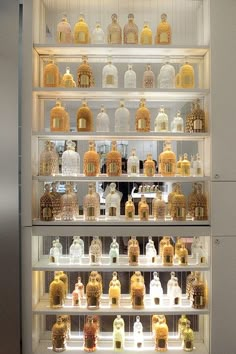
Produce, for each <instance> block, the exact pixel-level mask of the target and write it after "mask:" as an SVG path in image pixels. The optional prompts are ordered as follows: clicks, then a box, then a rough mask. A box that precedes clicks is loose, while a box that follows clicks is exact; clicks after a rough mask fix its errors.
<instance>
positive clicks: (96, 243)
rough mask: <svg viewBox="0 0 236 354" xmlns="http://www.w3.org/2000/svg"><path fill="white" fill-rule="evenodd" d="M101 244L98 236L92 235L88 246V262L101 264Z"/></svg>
mask: <svg viewBox="0 0 236 354" xmlns="http://www.w3.org/2000/svg"><path fill="white" fill-rule="evenodd" d="M101 258H102V246H101V241H100V239H99V238H97V237H94V238H93V240H92V242H91V244H90V246H89V259H90V264H93V265H95V264H98V265H99V264H101Z"/></svg>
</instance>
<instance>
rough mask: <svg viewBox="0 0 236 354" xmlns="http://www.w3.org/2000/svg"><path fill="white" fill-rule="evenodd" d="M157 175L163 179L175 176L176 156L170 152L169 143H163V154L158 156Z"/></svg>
mask: <svg viewBox="0 0 236 354" xmlns="http://www.w3.org/2000/svg"><path fill="white" fill-rule="evenodd" d="M158 167H159V173H160V174H161V175H162V176H164V177H174V176H175V174H176V156H175V153H174V152H173V151H172V150H171V142H169V141H165V143H164V148H163V152H161V153H160V155H159V166H158Z"/></svg>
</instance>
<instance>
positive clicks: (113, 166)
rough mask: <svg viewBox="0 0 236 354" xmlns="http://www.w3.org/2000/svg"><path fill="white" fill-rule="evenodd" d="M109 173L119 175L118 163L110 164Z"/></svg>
mask: <svg viewBox="0 0 236 354" xmlns="http://www.w3.org/2000/svg"><path fill="white" fill-rule="evenodd" d="M109 173H114V174H117V173H118V166H117V164H116V162H111V163H110V164H109Z"/></svg>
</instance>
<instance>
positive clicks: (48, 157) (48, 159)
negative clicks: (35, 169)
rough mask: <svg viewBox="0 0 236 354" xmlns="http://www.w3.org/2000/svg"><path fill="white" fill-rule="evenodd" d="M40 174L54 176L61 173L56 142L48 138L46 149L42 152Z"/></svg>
mask: <svg viewBox="0 0 236 354" xmlns="http://www.w3.org/2000/svg"><path fill="white" fill-rule="evenodd" d="M39 174H40V176H54V175H58V174H59V156H58V154H57V152H56V150H55V144H54V143H53V142H52V141H49V140H47V141H46V142H45V147H44V150H43V151H42V152H41V154H40V161H39Z"/></svg>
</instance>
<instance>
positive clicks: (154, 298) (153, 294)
mask: <svg viewBox="0 0 236 354" xmlns="http://www.w3.org/2000/svg"><path fill="white" fill-rule="evenodd" d="M150 298H151V305H152V306H153V305H162V303H163V288H162V286H161V282H160V278H159V275H158V273H157V272H154V273H153V279H152V280H151V282H150Z"/></svg>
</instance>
